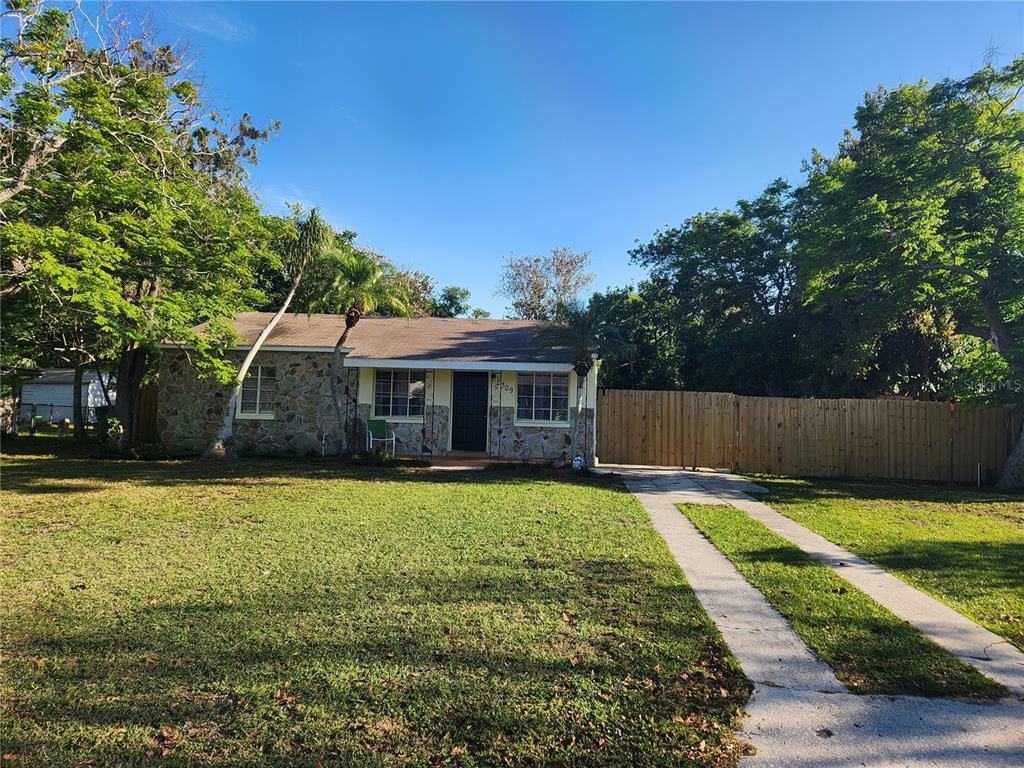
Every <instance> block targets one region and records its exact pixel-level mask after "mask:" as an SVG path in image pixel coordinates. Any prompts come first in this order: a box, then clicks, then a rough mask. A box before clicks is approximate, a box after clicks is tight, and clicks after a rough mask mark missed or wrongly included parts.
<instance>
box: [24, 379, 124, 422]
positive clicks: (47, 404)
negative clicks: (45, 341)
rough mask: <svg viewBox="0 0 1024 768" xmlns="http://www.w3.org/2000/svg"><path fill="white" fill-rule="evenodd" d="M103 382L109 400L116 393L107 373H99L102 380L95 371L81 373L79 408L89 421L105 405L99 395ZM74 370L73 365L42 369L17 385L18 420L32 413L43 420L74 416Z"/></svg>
mask: <svg viewBox="0 0 1024 768" xmlns="http://www.w3.org/2000/svg"><path fill="white" fill-rule="evenodd" d="M104 383H106V385H107V389H108V393H109V395H110V400H111V402H113V401H114V399H115V396H116V392H114V389H113V386H112V384H111V376H110V374H109V373H104V374H103V381H102V382H101V381H100V376H99V374H98V373H97V372H96V371H83V373H82V395H81V399H82V407H83V409H84V410H85V419H86V421H88V422H89V423H93V422H95V421H96V408H98V407H99V406H104V405H106V404H107V400H106V398H105V397H104V396H103V385H104ZM74 384H75V371H74V369H73V368H44V369H42V370H40V372H39V375H37V376H35V377H33V378H31V379H28V380H27V381H25V382H23V383H22V385H21V397H20V398H19V405H18V420H19V421H21V422H27V421H28V420H29V419H31V418H32V416H33V414H34V415H36V416H37V417H39V418H42V419H44V420H46V421H62V420H63V419H73V418H74V403H75V392H74Z"/></svg>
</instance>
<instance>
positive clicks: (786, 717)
mask: <svg viewBox="0 0 1024 768" xmlns="http://www.w3.org/2000/svg"><path fill="white" fill-rule="evenodd" d="M601 471H613V472H617V473H620V474H622V475H623V476H624V479H625V482H626V486H627V488H629V490H630V491H631V492H632V493H633V494H634V495H635V496H636V497H637V499H638V500H639V501H640V503H641V504H642V505H643V507H644V509H646V510H647V512H648V514H649V515H650V517H651V521H652V523H653V525H654V527H655V529H656V530H657V531H658V532H659V533H660V534H661V535H662V536H663V537H664V539H665V541H666V542H667V544H668V547H669V550H670V551H671V552H672V555H673V556H674V557H675V559H676V562H677V563H678V564H679V566H680V567H681V568H682V570H683V572H684V573H685V575H686V578H687V580H688V581H689V582H690V585H691V586H692V587H693V589H694V592H695V593H696V595H697V597H698V599H699V600H700V601H701V603H702V604H703V606H704V608H705V610H706V611H707V612H708V614H709V615H710V616H711V618H712V620H714V622H715V624H716V625H717V626H718V629H719V631H720V632H721V633H722V636H723V638H724V639H725V642H726V643H727V644H728V646H729V648H730V650H731V651H732V653H733V655H734V656H735V657H736V658H737V660H738V661H739V663H740V665H741V666H742V668H743V671H744V674H746V675H747V677H749V678H750V679H751V680H752V681H753V682H754V684H755V685H754V694H753V696H752V698H751V700H750V703H749V704H748V705H747V712H748V719H747V720H746V721H745V724H744V728H743V732H742V733H741V737H742V738H744V739H746V740H747V741H749V742H751V743H752V744H753V745H754V746H755V747H756V748H757V754H756V755H755V756H753V757H750V758H746V759H745V760H744V763H743V764H744V766H752V767H753V766H771V767H772V768H784V767H785V766H878V767H879V768H881V767H882V766H894V767H895V766H915V767H916V766H951V767H952V766H963V767H964V768H967V766H972V767H973V766H992V768H1001V767H1002V766H1016V767H1018V768H1019V766H1021V765H1024V735H1022V734H1024V703H1022V702H1020V701H1018V700H1014V699H1009V700H1005V701H1003V702H1000V703H999V704H974V703H969V702H961V701H948V700H939V699H923V698H917V697H909V696H855V695H853V694H850V693H847V692H846V690H845V688H843V686H842V685H841V684H840V683H839V681H838V680H836V678H835V676H834V675H833V673H832V671H831V670H830V669H829V668H828V666H827V665H825V664H824V663H823V662H821V661H820V660H819V659H818V658H817V657H816V656H815V655H814V654H813V653H812V652H811V650H810V649H809V648H808V647H807V646H806V644H804V642H803V641H802V640H801V639H800V638H799V636H797V635H796V633H795V632H793V630H792V628H791V627H790V626H789V624H788V623H787V622H786V621H785V619H783V618H782V616H781V615H779V614H778V613H777V612H776V611H775V610H774V609H773V608H772V607H771V606H770V605H769V604H768V603H767V601H766V600H765V598H764V596H763V595H762V594H761V593H760V592H759V591H758V590H757V589H755V588H754V587H753V586H752V585H750V584H749V583H748V582H747V581H746V580H745V579H744V578H743V577H742V576H741V575H740V574H739V572H738V571H736V569H735V568H734V567H733V565H732V564H731V563H730V562H729V561H728V559H727V558H726V557H725V556H724V555H723V554H721V553H720V552H719V551H718V550H717V549H716V548H715V547H714V546H713V545H712V544H711V543H710V542H709V541H708V540H707V539H706V538H705V537H704V536H703V535H702V534H701V533H700V532H699V531H698V530H697V529H696V527H695V526H694V525H693V524H692V523H691V522H690V521H689V520H688V519H687V518H686V516H685V515H683V514H682V513H680V512H679V511H678V510H677V509H676V506H675V505H676V504H680V503H696V504H733V505H736V504H737V502H742V503H748V502H754V503H757V502H756V501H755V500H754V499H753V498H751V497H750V496H749V493H750V492H757V491H759V490H763V489H759V488H758V487H757V486H755V485H753V484H752V483H750V482H749V481H747V480H745V479H743V478H740V477H737V476H734V475H729V474H725V473H710V472H699V473H695V472H687V471H685V470H659V469H648V468H635V467H602V468H601ZM761 506H764V505H761ZM741 508H742V507H741ZM765 509H768V508H767V507H765ZM769 511H771V510H769ZM758 512H759V513H760V512H761V510H758ZM773 514H775V513H774V512H773ZM798 527H801V526H798ZM804 530H806V529H804ZM808 533H809V532H808ZM782 535H785V534H782ZM833 546H834V545H833ZM847 554H849V553H847ZM850 557H852V556H850ZM836 567H837V568H840V567H850V566H836ZM897 581H898V580H897ZM851 583H853V582H851ZM900 583H901V584H902V582H900ZM903 587H904V588H906V589H910V587H908V586H907V585H906V584H903ZM913 591H915V592H916V590H913ZM961 618H962V617H961Z"/></svg>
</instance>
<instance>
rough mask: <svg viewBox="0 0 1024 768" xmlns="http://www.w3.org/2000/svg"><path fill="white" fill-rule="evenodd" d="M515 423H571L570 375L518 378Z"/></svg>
mask: <svg viewBox="0 0 1024 768" xmlns="http://www.w3.org/2000/svg"><path fill="white" fill-rule="evenodd" d="M516 379H517V382H516V383H517V386H516V421H565V422H567V421H569V374H567V373H520V374H518V375H517V376H516Z"/></svg>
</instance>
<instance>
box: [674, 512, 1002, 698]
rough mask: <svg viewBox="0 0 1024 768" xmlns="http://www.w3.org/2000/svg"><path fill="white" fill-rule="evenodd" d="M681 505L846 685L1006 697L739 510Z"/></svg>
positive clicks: (871, 689)
mask: <svg viewBox="0 0 1024 768" xmlns="http://www.w3.org/2000/svg"><path fill="white" fill-rule="evenodd" d="M680 508H681V509H682V511H683V513H684V514H686V515H687V516H688V517H689V518H690V519H691V520H692V521H693V522H694V524H695V525H696V526H697V527H698V528H699V529H700V530H701V532H702V533H704V535H705V536H707V537H708V538H709V539H710V540H711V541H712V543H714V545H715V546H716V547H718V549H720V550H721V551H722V552H723V553H724V554H725V556H726V557H728V558H729V560H731V561H732V563H733V564H734V565H735V566H736V568H737V569H738V570H739V571H740V573H742V574H743V575H744V576H745V577H746V578H747V580H748V581H749V582H750V583H751V584H753V585H754V586H755V587H757V588H758V589H759V590H761V592H763V593H764V596H765V597H766V598H768V602H770V603H771V604H772V605H773V606H775V608H776V610H778V611H779V613H781V614H782V615H783V616H785V617H786V619H787V620H788V621H789V623H790V624H791V625H792V627H793V629H794V630H795V631H796V633H797V634H798V635H800V637H802V638H803V639H804V642H806V643H807V645H808V646H810V647H811V649H812V650H813V651H814V652H815V653H816V654H817V655H818V657H819V658H821V659H822V660H823V661H824V662H825V663H827V664H828V665H829V666H830V667H831V668H832V670H833V671H834V672H835V674H836V677H838V678H839V680H840V681H842V682H843V683H844V684H845V685H846V686H847V687H848V688H849V689H850V690H851V691H854V692H856V693H909V694H919V695H923V696H971V697H977V698H997V697H999V696H1003V695H1006V693H1007V692H1006V690H1005V689H1004V688H1003V687H1002V686H1000V685H998V684H996V683H994V682H993V681H991V680H989V679H988V678H986V677H985V676H984V675H982V674H981V673H980V672H978V671H977V670H975V669H974V668H973V667H971V666H968V665H967V664H965V663H964V662H962V661H960V660H959V659H957V658H956V657H955V656H953V655H952V654H950V653H948V652H947V651H944V650H943V649H942V648H940V647H939V646H938V645H936V644H935V643H934V642H933V641H931V640H930V639H928V638H927V637H925V636H924V635H923V634H922V633H921V632H920V631H918V630H917V629H916V628H914V627H913V626H911V625H910V624H908V623H907V622H905V621H903V620H902V619H900V618H899V617H897V616H896V615H895V614H893V613H892V612H891V611H889V610H888V609H886V608H884V607H882V606H881V605H879V604H878V603H876V602H875V601H874V600H872V599H871V598H870V597H868V596H867V595H866V594H864V593H863V592H861V591H860V590H859V589H857V588H856V587H853V586H851V585H850V584H848V583H847V582H846V581H844V580H843V579H842V578H840V577H839V576H838V575H836V574H835V573H834V572H833V571H832V570H831V569H830V568H828V567H826V566H825V565H822V564H821V563H820V562H818V561H817V560H815V559H814V558H813V557H811V556H810V555H808V554H806V553H804V552H803V551H802V550H801V549H800V548H799V547H797V546H796V545H794V544H791V543H790V542H788V541H787V540H786V539H784V538H782V537H781V536H778V535H777V534H775V533H774V532H772V531H770V530H769V529H768V528H767V527H766V526H765V525H763V524H762V523H761V522H759V521H757V520H754V519H753V518H751V517H750V516H748V515H747V514H746V513H745V512H743V511H742V510H739V509H735V508H734V507H727V506H696V505H681V507H680Z"/></svg>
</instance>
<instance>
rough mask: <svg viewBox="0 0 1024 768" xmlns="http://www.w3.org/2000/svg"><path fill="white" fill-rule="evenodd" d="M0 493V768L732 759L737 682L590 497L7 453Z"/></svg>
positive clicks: (597, 482)
mask: <svg viewBox="0 0 1024 768" xmlns="http://www.w3.org/2000/svg"><path fill="white" fill-rule="evenodd" d="M19 444H20V443H16V444H14V445H15V446H17V445H19ZM5 447H7V448H10V447H11V446H10V445H8V446H5ZM2 481H3V490H2V492H0V509H2V520H3V529H4V530H3V534H2V537H0V578H2V584H0V588H2V599H3V605H4V627H3V630H4V638H3V645H4V655H3V667H2V691H0V695H2V698H3V702H4V705H3V708H2V720H0V740H2V743H0V752H2V753H3V754H4V760H5V762H3V763H2V764H3V765H7V764H11V765H13V766H27V765H31V766H46V767H47V768H57V767H58V766H86V765H94V766H117V765H122V766H134V765H146V766H149V765H167V766H184V765H189V766H218V767H220V766H271V765H275V766H285V765H287V766H309V767H310V768H312V767H313V766H318V765H323V766H325V767H327V766H341V765H360V766H376V765H381V766H383V765H424V766H427V765H429V766H433V765H458V766H471V765H570V764H571V765H574V766H575V765H587V764H592V765H598V764H599V765H623V766H625V765H640V764H643V765H666V766H667V765H678V764H682V765H708V766H719V765H728V764H731V763H732V762H733V761H734V760H735V758H736V757H737V755H738V752H739V750H740V748H741V747H740V745H739V744H738V743H736V742H734V741H733V740H732V737H731V733H732V729H733V727H734V725H735V720H736V717H737V714H738V711H739V709H740V707H741V706H742V705H743V703H744V702H745V701H746V698H747V695H748V691H749V689H748V684H747V682H746V681H745V679H744V678H743V677H742V675H741V674H740V673H739V672H738V669H737V667H736V666H735V663H734V662H733V661H732V660H731V659H730V658H729V657H728V656H727V655H726V652H725V650H724V646H723V644H722V642H721V640H720V638H719V636H718V634H717V632H716V631H715V629H714V628H713V625H712V624H711V622H710V620H709V619H708V618H707V616H706V615H705V614H704V612H703V610H702V609H701V608H700V606H699V604H698V602H697V600H696V598H695V597H694V595H693V593H692V592H691V590H690V589H689V587H688V586H687V584H686V582H685V580H684V578H683V576H682V574H681V573H680V571H679V569H678V568H677V567H676V566H675V564H674V562H673V561H672V558H671V556H670V555H669V553H668V551H667V549H666V547H665V546H664V544H663V542H662V541H661V540H660V538H658V536H657V534H656V533H655V532H654V531H653V530H652V528H651V527H650V525H649V522H648V520H647V517H646V515H645V514H644V512H643V511H642V509H641V508H640V507H639V505H638V504H637V503H636V502H635V501H634V499H633V498H632V497H631V496H629V495H628V494H627V493H626V492H625V491H623V490H622V489H621V488H620V487H619V486H618V485H616V484H614V483H613V482H611V481H607V480H602V479H582V480H579V481H575V480H574V479H573V477H572V476H571V475H569V474H568V473H562V474H561V475H558V476H554V475H552V474H550V473H548V472H546V471H534V472H532V473H531V472H528V471H526V470H523V471H501V472H485V473H476V474H466V475H453V474H451V473H430V472H426V471H423V470H413V469H391V470H372V469H361V470H357V469H351V468H349V469H345V468H340V467H337V466H335V465H333V464H331V463H329V462H320V461H310V460H305V461H284V460H277V461H275V460H267V461H261V462H240V463H237V464H234V465H230V466H221V465H213V464H203V463H199V462H174V461H159V462H134V461H98V460H92V459H88V458H84V457H78V458H75V457H73V456H64V457H63V458H58V457H53V456H31V455H11V454H7V455H5V456H4V457H3V477H2Z"/></svg>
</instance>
